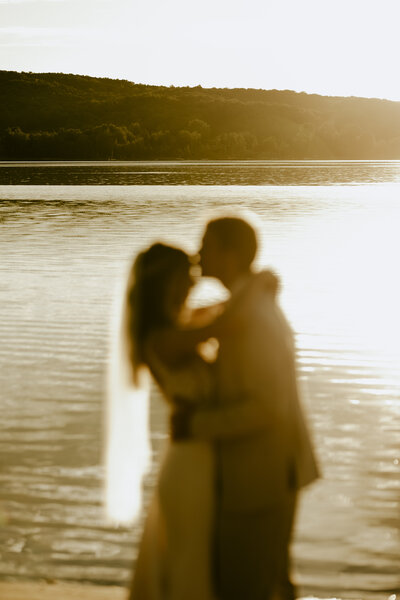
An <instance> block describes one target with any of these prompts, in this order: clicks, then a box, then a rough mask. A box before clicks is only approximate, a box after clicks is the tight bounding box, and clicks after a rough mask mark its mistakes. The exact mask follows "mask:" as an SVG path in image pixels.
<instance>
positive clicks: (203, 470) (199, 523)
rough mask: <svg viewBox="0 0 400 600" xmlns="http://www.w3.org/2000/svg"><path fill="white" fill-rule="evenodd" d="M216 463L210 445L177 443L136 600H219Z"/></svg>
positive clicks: (167, 461) (147, 538)
mask: <svg viewBox="0 0 400 600" xmlns="http://www.w3.org/2000/svg"><path fill="white" fill-rule="evenodd" d="M214 467H215V465H214V457H213V452H212V447H211V445H210V444H208V443H206V442H197V441H190V442H178V443H172V444H170V445H169V447H168V448H167V451H166V453H165V456H164V460H163V462H162V466H161V470H160V474H159V479H158V485H157V488H156V490H155V494H154V497H153V499H152V502H151V504H150V507H149V511H148V515H147V519H146V523H145V528H144V533H143V537H142V541H141V545H140V548H139V555H138V560H137V563H136V568H135V573H134V578H133V582H132V589H131V595H130V600H214V599H215V595H214V593H213V586H212V549H213V530H214V507H215V490H214Z"/></svg>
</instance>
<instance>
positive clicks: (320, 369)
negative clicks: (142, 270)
mask: <svg viewBox="0 0 400 600" xmlns="http://www.w3.org/2000/svg"><path fill="white" fill-rule="evenodd" d="M298 164H299V163H295V164H294V165H293V169H290V168H289V166H288V165H287V164H286V165H285V166H284V169H285V170H286V184H285V185H264V186H260V185H254V183H255V181H254V178H255V177H256V178H259V181H257V182H256V183H259V182H260V181H261V178H262V177H264V176H265V174H266V173H269V175H270V176H271V177H272V178H275V179H276V178H277V177H281V176H282V178H283V179H282V183H284V182H285V177H284V176H283V175H280V174H279V173H280V169H283V167H282V166H281V165H278V166H274V165H271V164H262V165H261V166H258V165H254V164H250V165H247V164H246V165H243V164H242V163H240V164H239V165H238V166H237V169H238V172H237V173H236V171H235V165H234V164H232V163H230V164H229V166H228V167H226V165H220V164H215V165H214V166H211V167H207V166H206V165H204V164H203V163H201V164H199V165H198V164H195V165H193V166H192V167H190V166H189V165H187V164H185V166H184V167H183V169H184V170H185V171H186V175H185V177H186V178H187V179H190V177H192V175H193V177H200V175H199V173H200V172H201V178H202V180H201V181H200V182H199V184H198V185H197V184H196V185H173V186H172V185H156V181H157V177H158V176H159V175H158V174H157V173H156V172H157V171H162V172H163V177H165V178H167V179H168V178H170V179H172V180H173V181H175V182H176V180H175V179H174V178H175V177H176V174H174V173H173V172H171V171H174V170H175V171H176V170H177V169H178V166H177V164H172V165H167V164H159V163H157V164H150V163H148V164H147V165H139V164H135V165H134V166H133V167H134V169H141V170H142V171H144V173H142V175H141V177H145V178H146V177H147V179H146V182H142V183H143V184H142V185H134V186H133V185H123V186H122V185H111V184H110V183H112V181H114V180H113V177H114V175H115V171H112V173H111V174H110V168H109V166H108V165H105V166H104V165H94V166H93V165H86V166H83V167H82V168H84V169H86V171H84V172H83V171H82V173H83V175H82V180H81V181H80V184H79V185H71V184H70V183H71V181H73V180H74V177H78V179H77V180H74V181H76V182H79V176H78V175H77V174H76V166H75V165H73V166H70V165H63V166H62V167H60V166H54V165H46V166H44V165H37V166H34V165H29V166H20V165H19V166H18V167H16V166H12V167H9V166H1V167H0V177H3V174H4V173H5V172H6V171H4V169H9V172H14V173H17V171H13V169H14V170H15V169H20V170H21V171H23V170H24V169H25V171H26V173H28V174H29V178H30V179H29V183H28V182H26V181H21V180H20V181H19V183H20V184H21V185H1V186H0V223H1V237H0V256H1V262H0V277H1V286H0V310H1V316H2V318H1V322H0V334H1V339H2V344H1V346H0V360H1V365H2V369H1V371H0V390H1V392H0V406H1V409H2V415H3V417H2V420H1V424H0V427H1V435H0V455H1V461H0V464H1V467H0V480H1V489H0V501H1V503H2V507H3V510H5V511H6V513H7V514H8V517H9V522H8V524H7V525H6V526H5V527H3V528H2V529H0V540H1V564H0V576H2V577H17V576H18V577H21V576H24V577H31V578H43V577H49V576H50V577H53V578H61V579H72V580H84V581H93V582H94V581H95V582H103V583H120V584H123V583H125V582H127V580H128V578H129V572H130V568H131V564H132V561H133V560H134V558H135V554H136V548H137V542H138V539H139V537H140V533H141V523H139V524H138V525H137V526H136V527H134V528H131V529H129V528H120V529H115V528H111V527H108V526H106V524H105V522H104V519H103V515H102V512H101V483H102V469H101V438H102V435H101V432H102V407H103V402H104V381H105V367H106V362H107V349H108V338H109V315H110V310H111V305H112V301H113V295H114V290H115V286H116V285H117V283H118V282H119V281H120V280H121V277H123V274H124V273H125V270H126V266H127V264H128V262H129V260H130V257H131V256H133V255H134V254H135V253H136V252H137V251H138V249H139V248H142V247H143V246H144V245H146V244H148V243H150V242H151V241H153V240H154V239H159V238H162V239H164V240H166V241H169V242H171V243H176V244H180V245H183V246H184V247H185V248H186V249H187V250H189V251H194V250H195V249H196V247H197V245H198V241H199V238H200V236H201V233H202V229H203V225H204V221H205V220H206V219H207V217H208V215H210V214H213V211H214V210H215V209H224V210H231V211H232V210H234V211H236V209H238V208H250V209H251V210H252V211H253V212H254V213H255V214H256V215H257V216H258V218H259V222H260V228H261V237H262V242H263V249H262V252H261V255H260V258H259V264H260V266H261V265H272V266H273V267H274V268H275V269H276V271H277V272H278V273H279V275H280V277H281V278H282V282H283V291H282V295H281V302H282V305H283V307H284V309H285V311H286V313H287V315H288V317H289V319H290V321H291V323H292V325H293V327H294V329H295V331H296V337H297V345H298V358H299V369H300V378H301V386H302V390H303V396H304V403H305V405H306V407H307V410H308V415H309V419H310V423H311V424H312V427H313V430H314V433H315V440H316V445H317V451H318V454H319V457H320V461H321V464H322V468H323V473H324V478H323V479H322V480H321V481H320V482H318V483H317V484H316V485H314V486H313V487H312V488H310V490H308V491H306V492H305V493H304V497H303V500H302V506H301V511H300V514H299V520H298V527H297V531H296V538H295V544H294V555H295V568H296V574H297V579H298V581H299V582H300V583H301V584H302V593H303V594H314V595H319V596H321V597H332V596H334V595H335V596H338V597H339V596H341V597H344V598H363V599H368V598H373V599H374V600H380V599H383V598H385V599H387V598H388V597H389V596H390V595H393V594H396V593H397V594H398V593H399V592H400V578H399V564H400V538H399V536H400V465H399V463H400V453H399V435H400V421H399V417H400V393H399V390H400V371H399V368H398V365H399V359H400V349H399V343H398V340H399V339H400V323H399V318H398V307H399V306H400V290H399V285H398V274H397V271H398V269H397V263H398V257H399V256H400V238H399V236H398V231H397V228H398V225H397V224H398V223H399V221H400V202H399V192H400V185H399V182H400V166H399V163H395V162H394V163H374V164H371V165H368V164H366V163H357V165H354V164H353V163H351V164H345V165H343V163H332V164H330V165H329V169H330V173H331V175H332V173H333V172H335V173H336V175H335V176H334V177H333V176H332V177H331V180H330V181H327V177H328V176H327V174H326V172H325V171H324V170H325V169H326V168H328V167H326V165H324V164H323V165H321V163H309V164H308V165H307V166H306V167H304V166H302V165H300V167H298ZM383 164H384V165H385V166H384V167H383V166H382V165H383ZM115 168H117V165H114V164H113V165H112V167H111V170H113V169H115ZM179 168H181V166H179ZM191 168H192V169H193V172H192V174H190V173H189V172H190V169H191ZM227 168H228V169H230V170H231V171H232V172H233V178H235V177H238V178H239V179H240V178H243V177H244V178H245V179H244V180H242V182H241V185H219V184H220V183H221V181H222V180H221V179H220V178H221V177H226V180H228V175H229V171H227V170H226V169H227ZM59 169H61V170H62V173H61V175H57V170H59ZM129 169H131V165H126V164H125V166H124V169H123V171H124V172H125V171H126V172H127V173H128V174H129V177H130V176H131V172H130V171H129ZM207 169H211V170H207ZM213 169H214V170H216V172H217V176H216V177H215V179H216V181H214V180H213V176H214V175H215V173H214V174H213V172H212V170H213ZM304 169H307V170H308V174H307V175H305V174H304ZM321 169H322V171H321ZM357 169H358V170H357ZM385 169H386V175H383V170H385ZM246 170H247V178H246V176H245V174H244V173H245V172H246ZM349 170H350V171H351V177H350V175H349ZM46 171H47V173H48V176H47V180H46V182H44V181H43V180H42V183H43V185H31V183H32V179H35V177H36V178H37V179H38V180H41V178H43V177H45V175H44V173H45V172H46ZM311 172H313V173H314V175H313V176H312V177H313V178H314V179H313V180H312V181H310V179H309V177H311V175H310V173H311ZM296 173H299V180H298V181H297V183H296ZM377 173H379V174H380V175H379V177H382V178H383V179H384V178H385V177H386V179H385V180H384V181H382V180H380V179H379V177H378V175H377ZM7 176H8V175H7ZM125 176H126V177H128V175H124V177H125ZM88 177H89V178H92V179H91V180H90V181H88ZM205 177H206V178H208V180H209V181H210V182H212V181H214V183H217V184H218V185H200V184H204V183H205V180H204V178H205ZM304 177H306V179H304ZM98 178H100V179H101V183H108V185H99V179H98ZM350 179H351V181H353V180H354V181H357V184H352V183H351V182H350ZM66 180H68V185H67V184H66ZM2 181H4V179H3V180H2ZM127 181H128V180H127ZM235 182H236V183H237V180H235ZM305 182H306V183H307V185H305ZM14 183H16V181H14ZM50 183H51V185H50ZM114 183H115V181H114ZM219 293H220V292H219V290H218V289H217V288H216V287H212V286H211V285H208V284H207V285H204V286H203V287H202V288H201V289H200V290H199V292H198V294H197V298H196V300H197V301H206V300H207V299H209V298H214V297H217V296H218V294H219ZM165 437H166V433H165V409H164V407H163V405H162V401H161V399H160V398H159V397H158V396H157V394H155V393H154V394H153V398H152V439H153V445H154V451H155V468H154V472H153V473H152V475H151V476H150V477H149V479H148V481H147V484H146V489H147V492H148V494H149V493H150V492H151V489H152V485H153V483H154V477H155V474H156V469H157V467H156V464H157V457H158V456H159V454H160V450H161V448H162V445H163V443H164V440H165ZM148 494H147V496H148Z"/></svg>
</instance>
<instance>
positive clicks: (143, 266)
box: [107, 243, 216, 600]
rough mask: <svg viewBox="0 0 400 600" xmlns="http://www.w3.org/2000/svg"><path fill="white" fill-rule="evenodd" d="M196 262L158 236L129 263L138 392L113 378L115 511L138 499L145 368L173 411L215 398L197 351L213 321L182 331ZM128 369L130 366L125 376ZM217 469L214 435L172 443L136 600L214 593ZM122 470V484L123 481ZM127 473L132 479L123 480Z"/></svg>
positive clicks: (132, 376) (129, 349) (129, 381)
mask: <svg viewBox="0 0 400 600" xmlns="http://www.w3.org/2000/svg"><path fill="white" fill-rule="evenodd" d="M190 268H191V264H190V261H189V257H188V256H187V254H185V252H183V251H182V250H180V249H178V248H173V247H171V246H167V245H164V244H161V243H156V244H154V245H153V246H151V247H150V248H148V249H147V250H145V251H144V252H142V253H141V254H139V255H138V257H137V258H136V260H135V262H134V264H133V267H132V269H131V273H130V276H129V280H128V289H127V292H126V296H125V300H124V302H125V306H124V308H123V320H122V332H123V335H122V342H123V345H122V356H120V357H119V359H118V360H119V361H120V363H122V364H123V363H124V358H125V359H126V358H127V359H128V360H127V361H126V360H125V363H126V364H127V367H128V368H127V369H126V371H125V384H126V386H125V387H126V388H127V389H128V388H129V387H131V392H132V391H134V392H135V393H134V394H133V397H132V398H130V400H129V393H125V395H124V394H121V393H120V394H119V395H120V396H121V398H120V400H118V399H117V400H116V399H115V395H116V394H117V392H116V389H115V386H114V390H113V394H114V397H112V398H111V401H112V402H111V410H110V414H109V421H110V423H109V428H110V432H109V447H108V460H107V463H108V464H107V469H108V491H107V501H108V507H109V512H110V513H111V514H114V516H117V512H118V510H119V508H121V507H122V513H123V512H124V509H125V516H126V515H127V514H128V513H129V507H128V504H129V503H131V504H132V503H133V502H134V500H135V498H136V500H137V498H138V488H139V489H140V484H141V478H142V476H143V474H144V472H145V470H146V462H147V458H148V454H149V451H148V448H149V446H148V440H146V439H144V438H145V437H146V436H145V434H144V432H147V430H148V426H147V423H146V416H145V415H144V414H143V408H144V406H145V404H146V400H147V398H146V394H145V393H144V391H145V384H143V380H144V375H145V372H146V371H147V372H149V373H151V375H152V377H153V379H154V380H155V382H156V383H157V385H158V386H159V388H160V390H161V392H162V395H163V397H164V399H165V401H166V402H168V404H169V405H170V408H171V411H172V410H173V409H174V408H175V407H177V406H180V407H181V406H182V405H183V406H184V407H185V406H186V407H187V406H188V405H193V407H194V406H196V405H197V406H198V405H199V404H201V405H202V406H204V405H207V404H209V403H211V402H212V399H213V373H212V369H213V367H212V364H210V363H207V362H205V361H204V360H203V359H202V358H201V357H200V355H199V354H198V352H197V351H196V347H197V344H198V343H199V342H200V341H201V340H202V339H207V338H209V337H211V335H212V326H211V327H208V328H207V327H203V328H201V329H200V328H198V329H193V330H190V329H187V327H186V331H183V330H182V326H183V316H184V312H185V301H186V299H187V296H188V293H189V291H190V289H191V287H192V286H193V284H194V282H193V279H192V277H191V275H190ZM186 326H187V322H186ZM120 366H121V365H120ZM120 370H121V369H120ZM123 378H124V374H122V375H120V379H123ZM120 387H121V386H120ZM122 387H124V386H122ZM117 396H118V394H117ZM118 402H119V403H120V415H119V417H118V416H117V417H116V416H115V414H113V413H115V412H118V409H115V406H114V407H113V405H115V404H116V403H117V404H118ZM129 403H130V404H129ZM128 407H129V408H128ZM129 410H130V411H132V412H133V418H132V419H131V422H132V431H129V430H128V431H127V427H128V425H127V419H124V411H125V414H126V415H128V411H129ZM124 428H125V432H126V436H125V437H126V438H127V439H128V442H129V441H130V442H132V444H133V446H132V452H131V456H132V458H131V460H132V464H131V465H129V464H128V465H127V464H126V461H127V455H126V450H124V449H122V447H121V449H120V452H118V449H116V448H117V446H118V444H119V445H120V446H121V444H122V443H123V440H122V438H123V437H124V434H123V432H124ZM138 446H139V447H138ZM140 446H141V447H142V450H140ZM122 453H123V454H122ZM138 461H139V463H141V464H139V463H138ZM121 462H122V463H125V464H122V468H124V469H125V473H123V472H121ZM133 462H135V465H134V464H133ZM130 467H132V469H131V472H130V473H128V471H129V468H130ZM214 469H215V464H214V456H213V451H212V447H211V444H210V443H208V442H204V441H188V442H182V441H180V442H172V441H171V442H169V445H168V448H167V450H166V453H165V455H164V459H163V461H162V465H161V469H160V472H159V476H158V481H157V486H156V489H155V492H154V496H153V499H152V501H151V503H150V507H149V511H148V515H147V519H146V523H145V528H144V533H143V537H142V540H141V544H140V548H139V554H138V559H137V562H136V567H135V573H134V577H133V580H132V585H131V590H130V595H129V599H130V600H167V599H168V600H188V598H190V599H191V600H214V599H215V598H216V596H215V593H214V590H213V581H212V580H213V577H212V558H211V555H212V546H213V536H212V533H213V521H214V495H215V491H214ZM118 479H119V480H120V481H118ZM123 479H125V480H126V481H125V490H124V489H121V488H120V483H121V480H123ZM128 480H129V481H130V485H129V483H128V485H126V482H127V481H128ZM135 488H136V489H135ZM130 496H132V497H130ZM118 507H119V508H118ZM135 508H136V512H138V509H139V504H138V502H137V505H136V507H134V508H133V511H134V510H135ZM131 509H132V507H131ZM132 515H133V512H132V510H131V514H130V516H132Z"/></svg>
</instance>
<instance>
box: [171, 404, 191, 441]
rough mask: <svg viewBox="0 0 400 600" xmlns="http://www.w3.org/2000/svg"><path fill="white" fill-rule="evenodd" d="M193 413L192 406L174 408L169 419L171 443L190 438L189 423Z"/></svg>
mask: <svg viewBox="0 0 400 600" xmlns="http://www.w3.org/2000/svg"><path fill="white" fill-rule="evenodd" d="M193 413H194V408H193V407H192V406H187V405H186V406H179V407H176V408H175V409H174V410H173V411H172V413H171V416H170V419H169V429H170V436H171V439H172V441H174V442H181V441H183V440H189V439H190V438H191V437H192V436H191V430H190V426H191V421H192V416H193Z"/></svg>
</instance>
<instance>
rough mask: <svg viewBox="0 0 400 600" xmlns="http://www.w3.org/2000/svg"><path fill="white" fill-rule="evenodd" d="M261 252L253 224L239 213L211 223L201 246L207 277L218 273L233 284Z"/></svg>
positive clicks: (205, 275)
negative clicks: (239, 216)
mask: <svg viewBox="0 0 400 600" xmlns="http://www.w3.org/2000/svg"><path fill="white" fill-rule="evenodd" d="M256 252H257V237H256V232H255V231H254V229H253V227H252V226H251V225H249V223H247V222H246V221H244V220H243V219H240V218H238V217H222V218H219V219H214V220H213V221H210V222H209V223H208V225H207V228H206V231H205V234H204V237H203V242H202V247H201V249H200V266H201V270H202V275H203V276H204V277H216V278H217V279H219V280H220V281H222V283H223V284H224V285H227V287H229V285H230V284H231V283H232V282H233V281H234V280H235V279H236V278H237V277H239V276H240V275H242V274H245V273H247V272H249V271H250V268H251V264H252V262H253V260H254V258H255V255H256Z"/></svg>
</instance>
